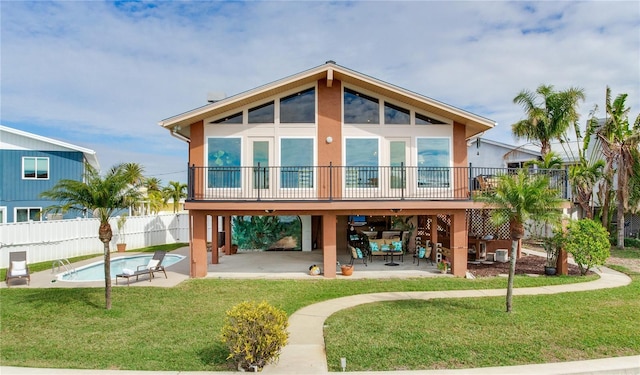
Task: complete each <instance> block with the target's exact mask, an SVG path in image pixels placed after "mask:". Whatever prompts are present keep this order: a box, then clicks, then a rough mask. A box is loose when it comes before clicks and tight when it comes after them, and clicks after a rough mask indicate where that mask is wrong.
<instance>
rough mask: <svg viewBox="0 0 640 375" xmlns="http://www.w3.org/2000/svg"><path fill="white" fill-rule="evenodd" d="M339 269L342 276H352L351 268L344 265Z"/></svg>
mask: <svg viewBox="0 0 640 375" xmlns="http://www.w3.org/2000/svg"><path fill="white" fill-rule="evenodd" d="M340 269H341V270H342V276H351V275H352V274H353V266H352V265H349V264H346V265H344V266H341V267H340Z"/></svg>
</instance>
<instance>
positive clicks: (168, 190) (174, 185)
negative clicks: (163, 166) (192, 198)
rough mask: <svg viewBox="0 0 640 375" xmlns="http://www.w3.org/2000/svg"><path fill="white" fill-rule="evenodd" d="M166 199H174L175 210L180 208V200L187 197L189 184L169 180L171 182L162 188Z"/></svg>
mask: <svg viewBox="0 0 640 375" xmlns="http://www.w3.org/2000/svg"><path fill="white" fill-rule="evenodd" d="M162 192H163V193H164V197H165V199H166V200H169V199H172V200H173V212H174V213H176V212H178V210H179V209H180V200H181V199H182V198H186V197H187V184H183V183H180V182H178V181H169V184H168V185H167V186H166V187H165V188H164V189H163V190H162Z"/></svg>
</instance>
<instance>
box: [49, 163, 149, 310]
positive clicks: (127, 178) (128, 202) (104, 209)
mask: <svg viewBox="0 0 640 375" xmlns="http://www.w3.org/2000/svg"><path fill="white" fill-rule="evenodd" d="M133 171H134V170H133V169H127V167H126V166H125V164H119V165H116V166H114V167H113V168H111V169H110V170H109V171H108V172H107V173H106V175H105V176H104V177H102V176H100V174H99V172H98V171H97V170H96V169H94V168H93V167H91V166H90V165H89V164H86V165H85V173H84V178H83V181H77V180H60V181H59V182H58V183H57V184H56V185H55V186H54V187H53V188H51V189H50V190H48V191H45V192H43V193H42V194H41V196H42V197H44V198H48V199H51V200H53V201H57V202H59V203H58V204H56V205H52V206H49V207H47V208H46V210H48V211H56V212H60V211H62V212H66V211H69V210H76V211H81V212H82V211H83V210H90V211H93V214H94V216H95V217H96V218H97V219H98V220H99V221H100V227H99V229H98V238H99V239H100V241H101V242H102V243H103V244H104V282H105V302H106V309H107V310H110V309H111V256H110V251H109V242H111V239H112V237H113V230H112V228H111V224H110V223H109V218H111V217H112V216H113V215H114V213H116V212H117V211H119V210H121V209H125V208H127V207H130V206H132V205H133V204H135V203H136V202H137V201H138V200H139V199H140V191H139V190H138V186H137V185H135V184H132V183H131V182H132V181H135V175H134V174H132V172H133Z"/></svg>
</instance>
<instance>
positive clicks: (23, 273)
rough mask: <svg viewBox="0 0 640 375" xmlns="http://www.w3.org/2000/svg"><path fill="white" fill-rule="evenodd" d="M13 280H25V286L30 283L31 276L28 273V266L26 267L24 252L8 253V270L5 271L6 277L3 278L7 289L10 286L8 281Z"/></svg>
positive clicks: (25, 254)
mask: <svg viewBox="0 0 640 375" xmlns="http://www.w3.org/2000/svg"><path fill="white" fill-rule="evenodd" d="M13 279H26V280H27V285H29V284H30V283H31V274H30V273H29V266H28V265H27V252H26V251H14V252H11V253H9V268H8V269H7V276H6V278H5V281H6V283H7V288H8V287H9V285H10V283H9V281H10V280H13Z"/></svg>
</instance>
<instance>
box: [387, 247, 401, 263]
mask: <svg viewBox="0 0 640 375" xmlns="http://www.w3.org/2000/svg"><path fill="white" fill-rule="evenodd" d="M395 252H396V251H393V250H388V251H387V255H391V261H390V262H389V263H385V264H384V265H385V266H399V265H400V264H398V263H395V262H394V261H393V253H395Z"/></svg>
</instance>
